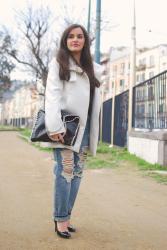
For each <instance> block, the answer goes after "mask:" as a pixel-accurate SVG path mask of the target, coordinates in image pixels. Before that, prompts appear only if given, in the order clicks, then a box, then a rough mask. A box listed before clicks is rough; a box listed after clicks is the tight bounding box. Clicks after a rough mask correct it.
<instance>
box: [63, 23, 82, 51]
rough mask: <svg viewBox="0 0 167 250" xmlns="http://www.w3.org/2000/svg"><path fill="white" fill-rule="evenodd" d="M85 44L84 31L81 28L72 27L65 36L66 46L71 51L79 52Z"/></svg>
mask: <svg viewBox="0 0 167 250" xmlns="http://www.w3.org/2000/svg"><path fill="white" fill-rule="evenodd" d="M84 44H85V37H84V33H83V31H82V29H81V28H79V27H78V28H74V29H72V30H71V31H70V33H69V34H68V37H67V48H68V49H69V51H71V52H73V53H77V52H81V51H82V49H83V47H84Z"/></svg>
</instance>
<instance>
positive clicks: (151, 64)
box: [149, 55, 154, 67]
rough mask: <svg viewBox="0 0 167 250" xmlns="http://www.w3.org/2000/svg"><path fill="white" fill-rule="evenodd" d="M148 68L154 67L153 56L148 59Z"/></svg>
mask: <svg viewBox="0 0 167 250" xmlns="http://www.w3.org/2000/svg"><path fill="white" fill-rule="evenodd" d="M149 66H150V67H152V66H154V56H153V55H151V56H150V59H149Z"/></svg>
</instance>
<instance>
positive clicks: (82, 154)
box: [74, 147, 88, 178]
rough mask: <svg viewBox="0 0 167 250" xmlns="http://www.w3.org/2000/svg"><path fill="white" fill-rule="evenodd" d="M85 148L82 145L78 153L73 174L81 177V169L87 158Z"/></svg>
mask: <svg viewBox="0 0 167 250" xmlns="http://www.w3.org/2000/svg"><path fill="white" fill-rule="evenodd" d="M87 148H88V147H83V148H82V150H81V152H80V153H79V161H78V163H77V168H74V176H77V177H80V178H82V176H83V169H84V165H85V160H86V158H87Z"/></svg>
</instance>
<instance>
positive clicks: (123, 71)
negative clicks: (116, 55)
mask: <svg viewBox="0 0 167 250" xmlns="http://www.w3.org/2000/svg"><path fill="white" fill-rule="evenodd" d="M124 73H125V63H121V68H120V74H121V75H124Z"/></svg>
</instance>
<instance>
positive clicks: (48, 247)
mask: <svg viewBox="0 0 167 250" xmlns="http://www.w3.org/2000/svg"><path fill="white" fill-rule="evenodd" d="M53 165H54V161H53V158H52V154H50V153H48V152H44V151H39V149H37V148H35V147H33V146H32V145H30V144H28V143H27V142H25V141H24V140H23V139H21V138H20V137H19V136H18V132H0V249H1V250H54V249H55V250H60V249H61V250H100V249H106V250H166V249H167V240H166V235H167V186H166V185H164V184H159V183H156V181H155V180H153V179H151V178H150V177H146V176H144V175H143V174H142V173H141V172H140V171H138V170H137V169H136V168H133V166H130V165H129V166H127V165H126V164H123V165H122V166H120V167H118V168H115V169H100V170H90V169H85V173H84V177H83V179H82V183H81V187H80V192H79V195H78V198H77V201H76V204H75V207H74V210H73V217H72V224H74V225H75V227H76V228H77V232H76V233H73V234H72V238H71V239H69V240H65V239H61V238H58V237H57V235H56V234H55V232H54V225H53V222H52V200H53V199H52V198H53V193H52V190H53Z"/></svg>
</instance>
